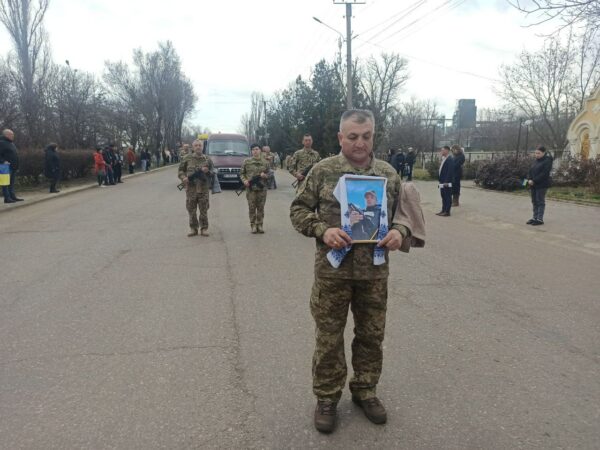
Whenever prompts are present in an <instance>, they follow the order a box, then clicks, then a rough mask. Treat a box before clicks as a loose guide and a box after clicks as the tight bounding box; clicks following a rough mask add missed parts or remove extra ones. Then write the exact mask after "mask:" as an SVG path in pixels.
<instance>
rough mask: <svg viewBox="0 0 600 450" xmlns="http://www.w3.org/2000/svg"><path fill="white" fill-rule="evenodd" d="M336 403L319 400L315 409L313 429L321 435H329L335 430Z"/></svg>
mask: <svg viewBox="0 0 600 450" xmlns="http://www.w3.org/2000/svg"><path fill="white" fill-rule="evenodd" d="M336 416H337V402H332V401H331V400H319V401H318V402H317V407H316V408H315V428H316V429H317V430H318V431H320V432H321V433H331V432H332V431H333V430H334V428H335V419H336Z"/></svg>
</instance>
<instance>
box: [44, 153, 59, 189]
mask: <svg viewBox="0 0 600 450" xmlns="http://www.w3.org/2000/svg"><path fill="white" fill-rule="evenodd" d="M57 150H58V145H56V144H48V146H47V147H46V148H45V150H44V153H45V160H44V176H45V177H46V178H48V180H50V193H52V194H57V193H59V192H60V191H59V190H58V189H56V183H58V180H59V178H60V158H59V156H58V152H57Z"/></svg>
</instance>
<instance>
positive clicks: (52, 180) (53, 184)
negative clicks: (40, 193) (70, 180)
mask: <svg viewBox="0 0 600 450" xmlns="http://www.w3.org/2000/svg"><path fill="white" fill-rule="evenodd" d="M58 179H59V177H58V176H56V177H54V178H50V192H54V191H55V190H56V184H57V183H58Z"/></svg>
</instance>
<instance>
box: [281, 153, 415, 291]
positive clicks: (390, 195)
mask: <svg viewBox="0 0 600 450" xmlns="http://www.w3.org/2000/svg"><path fill="white" fill-rule="evenodd" d="M348 173H352V174H358V175H373V176H380V177H386V178H387V179H388V182H387V192H386V194H387V201H388V216H387V218H383V217H382V220H385V219H387V220H388V226H389V227H390V229H397V230H398V231H400V232H401V233H402V234H405V233H406V231H405V229H403V228H404V227H402V226H401V225H398V224H393V223H392V217H394V212H395V210H396V204H397V199H398V195H399V193H400V177H399V176H398V174H397V173H396V171H395V170H394V168H393V167H392V166H390V165H389V164H388V163H386V162H384V161H381V160H378V159H375V158H373V159H372V161H371V163H370V165H369V166H368V167H366V168H364V169H357V168H355V167H353V166H352V165H351V164H350V163H349V162H348V160H347V159H346V158H345V157H344V155H343V154H339V155H336V156H332V157H330V158H327V159H324V160H322V161H320V162H319V163H317V164H316V165H315V166H314V167H313V168H312V170H311V171H310V173H309V174H308V176H307V178H306V180H305V182H304V183H302V186H301V187H300V189H299V190H298V193H297V194H296V198H295V199H294V200H293V202H292V205H291V208H290V218H291V221H292V225H293V226H294V228H295V229H296V230H297V231H299V232H300V233H302V234H304V235H305V236H309V237H315V238H317V239H316V246H317V253H316V256H315V274H318V275H319V277H320V278H341V279H346V280H348V279H352V280H374V279H382V278H387V276H388V273H389V268H388V261H389V259H388V252H387V251H386V254H385V260H386V263H385V264H382V265H380V266H375V265H373V250H374V245H375V244H358V245H353V246H352V250H350V252H349V253H348V254H347V255H346V257H345V258H344V261H343V262H342V264H341V265H340V267H339V268H337V269H334V268H333V267H332V266H331V264H329V261H327V252H328V251H329V247H327V246H326V245H325V244H324V243H323V241H322V239H321V238H322V236H323V234H324V233H325V230H327V228H331V227H338V228H339V227H340V226H341V217H340V214H341V213H340V204H339V202H338V201H337V199H336V198H335V197H334V195H333V191H334V189H335V186H336V185H337V182H338V180H339V178H340V177H341V176H342V175H343V174H348Z"/></svg>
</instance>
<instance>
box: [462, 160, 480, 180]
mask: <svg viewBox="0 0 600 450" xmlns="http://www.w3.org/2000/svg"><path fill="white" fill-rule="evenodd" d="M480 165H481V161H465V164H464V165H463V177H462V178H463V180H474V179H475V178H477V172H478V170H479V166H480Z"/></svg>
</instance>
